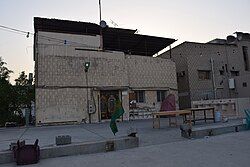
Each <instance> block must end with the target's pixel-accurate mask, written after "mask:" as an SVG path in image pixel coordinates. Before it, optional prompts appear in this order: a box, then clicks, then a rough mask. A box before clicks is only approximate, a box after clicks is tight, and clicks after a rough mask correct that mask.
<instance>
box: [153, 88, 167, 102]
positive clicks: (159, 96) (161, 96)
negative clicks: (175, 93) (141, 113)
mask: <svg viewBox="0 0 250 167" xmlns="http://www.w3.org/2000/svg"><path fill="white" fill-rule="evenodd" d="M166 92H167V91H166V90H157V91H156V96H157V97H156V98H157V99H156V101H157V102H163V100H164V99H165V98H166Z"/></svg>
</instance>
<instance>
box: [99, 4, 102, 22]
mask: <svg viewBox="0 0 250 167" xmlns="http://www.w3.org/2000/svg"><path fill="white" fill-rule="evenodd" d="M99 12H100V22H101V21H102V8H101V0H99Z"/></svg>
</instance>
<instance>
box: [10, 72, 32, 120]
mask: <svg viewBox="0 0 250 167" xmlns="http://www.w3.org/2000/svg"><path fill="white" fill-rule="evenodd" d="M15 82H16V85H15V86H14V87H15V92H16V94H17V96H16V97H17V111H18V112H19V113H20V114H21V109H24V108H28V109H29V110H30V111H31V102H32V101H33V102H34V101H35V87H34V84H33V85H32V79H28V78H27V75H26V74H25V72H24V71H22V72H21V74H20V75H19V77H18V78H17V79H15ZM30 121H31V113H30Z"/></svg>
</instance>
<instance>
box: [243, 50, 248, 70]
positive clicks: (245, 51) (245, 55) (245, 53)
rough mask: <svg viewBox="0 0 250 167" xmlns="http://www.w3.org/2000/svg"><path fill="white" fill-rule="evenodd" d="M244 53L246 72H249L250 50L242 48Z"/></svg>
mask: <svg viewBox="0 0 250 167" xmlns="http://www.w3.org/2000/svg"><path fill="white" fill-rule="evenodd" d="M242 51H243V59H244V66H245V70H246V71H249V58H248V48H247V47H246V46H242Z"/></svg>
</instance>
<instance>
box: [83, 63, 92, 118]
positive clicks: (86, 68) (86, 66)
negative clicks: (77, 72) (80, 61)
mask: <svg viewBox="0 0 250 167" xmlns="http://www.w3.org/2000/svg"><path fill="white" fill-rule="evenodd" d="M89 66H90V62H85V64H84V67H85V70H84V71H85V75H86V88H87V94H86V95H87V112H88V115H89V123H91V114H90V111H89V84H88V70H89Z"/></svg>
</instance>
